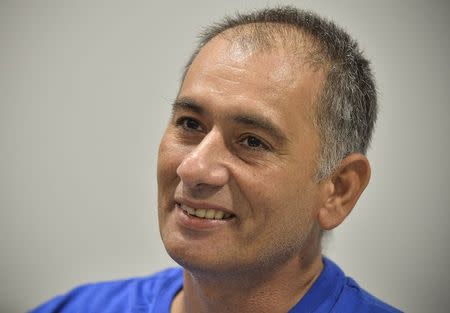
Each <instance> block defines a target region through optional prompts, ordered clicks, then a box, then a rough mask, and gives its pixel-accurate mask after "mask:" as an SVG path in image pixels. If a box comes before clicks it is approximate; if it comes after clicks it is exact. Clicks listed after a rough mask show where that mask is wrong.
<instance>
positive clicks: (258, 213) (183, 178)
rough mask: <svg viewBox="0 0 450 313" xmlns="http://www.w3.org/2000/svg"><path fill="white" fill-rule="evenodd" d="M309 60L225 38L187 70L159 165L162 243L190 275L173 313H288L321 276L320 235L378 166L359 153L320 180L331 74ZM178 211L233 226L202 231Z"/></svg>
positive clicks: (346, 209) (348, 208) (348, 205)
mask: <svg viewBox="0 0 450 313" xmlns="http://www.w3.org/2000/svg"><path fill="white" fill-rule="evenodd" d="M306 64H307V63H306V62H305V63H303V62H299V61H298V60H297V61H295V62H294V61H293V60H292V59H291V57H290V56H289V54H288V53H286V52H285V51H284V50H283V49H282V48H279V49H277V48H275V49H272V50H270V51H264V52H262V51H257V50H256V51H255V50H252V49H248V48H243V47H241V46H240V45H239V44H237V43H235V42H233V41H230V40H226V39H224V38H222V37H216V38H214V39H212V40H211V41H210V42H209V43H208V44H206V45H205V47H204V48H202V50H201V51H200V53H199V55H198V56H197V57H196V59H195V60H194V62H193V63H192V65H191V67H190V69H189V71H188V72H187V75H186V77H185V79H184V81H183V84H182V86H181V89H180V92H179V94H178V97H177V100H176V104H175V105H174V110H173V116H172V118H171V121H170V123H169V125H168V127H167V130H166V132H165V134H164V136H163V138H162V140H161V144H160V149H159V158H158V202H159V224H160V232H161V237H162V239H163V242H164V245H165V247H166V249H167V251H168V253H169V254H170V256H171V257H172V258H173V259H174V260H175V261H176V262H178V263H179V264H180V265H181V266H183V267H184V269H185V280H184V287H183V290H182V292H180V293H179V294H178V295H177V297H176V298H175V300H174V302H173V304H172V312H184V313H189V312H196V313H201V312H218V313H220V312H287V311H288V310H289V309H290V308H291V307H292V306H294V305H295V303H297V302H298V301H299V299H300V298H301V297H302V296H303V295H304V294H305V293H306V292H307V290H308V289H309V288H310V286H311V285H312V283H313V282H314V280H315V279H316V278H317V276H318V275H319V274H320V272H321V270H322V267H323V264H322V260H321V252H320V237H321V236H320V232H321V230H326V229H332V228H334V227H335V226H337V225H338V224H339V223H341V222H342V220H343V219H344V218H345V217H346V216H347V215H348V213H349V212H350V211H351V209H352V208H353V206H354V204H355V203H356V200H357V198H358V197H359V195H360V194H361V192H362V190H363V189H364V187H365V186H366V185H367V182H368V180H369V176H370V167H369V164H368V162H367V159H366V158H365V157H364V156H362V155H359V154H352V155H350V156H349V157H348V158H346V159H345V160H344V161H343V162H342V164H341V166H340V167H339V168H338V169H337V170H336V173H335V174H334V175H333V176H332V177H330V178H329V179H327V180H324V181H322V182H320V183H318V182H317V181H315V179H314V174H315V173H316V170H317V161H316V160H317V159H318V153H319V145H320V142H319V135H318V133H317V130H316V129H315V127H314V125H313V122H312V116H313V114H314V112H315V111H314V110H315V104H314V103H315V99H316V97H317V96H318V94H319V92H320V88H321V86H322V84H323V81H324V78H325V75H324V73H323V72H322V71H320V70H317V69H315V70H313V69H311V68H309V67H308V66H307V65H306ZM346 162H347V163H346ZM179 203H185V204H188V205H190V206H192V207H196V206H198V207H203V206H206V207H208V206H210V207H215V208H223V209H224V210H226V211H227V212H229V213H230V214H232V218H230V219H228V220H226V221H219V222H218V223H217V224H214V225H215V226H214V227H206V228H196V227H191V226H190V225H188V224H184V223H183V221H184V219H185V218H186V216H185V215H183V214H184V213H183V211H182V210H181V209H180V208H179V207H178V204H179Z"/></svg>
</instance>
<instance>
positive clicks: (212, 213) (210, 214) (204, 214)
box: [177, 203, 232, 220]
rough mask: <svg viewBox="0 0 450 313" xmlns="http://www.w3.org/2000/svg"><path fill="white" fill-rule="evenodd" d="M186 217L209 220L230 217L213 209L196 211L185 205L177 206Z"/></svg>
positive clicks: (228, 214)
mask: <svg viewBox="0 0 450 313" xmlns="http://www.w3.org/2000/svg"><path fill="white" fill-rule="evenodd" d="M177 205H178V206H179V207H180V208H181V209H182V210H183V211H184V213H186V214H187V215H190V216H195V217H199V218H204V219H210V220H224V219H229V218H231V217H232V215H231V214H230V213H225V212H223V211H219V210H214V209H196V208H192V207H190V206H187V205H185V204H180V203H178V204H177Z"/></svg>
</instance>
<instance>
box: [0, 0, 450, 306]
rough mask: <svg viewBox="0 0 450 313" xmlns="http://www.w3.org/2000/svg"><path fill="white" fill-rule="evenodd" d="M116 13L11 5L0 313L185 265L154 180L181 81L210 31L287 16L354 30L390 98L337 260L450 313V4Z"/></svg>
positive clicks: (0, 71)
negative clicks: (260, 16) (161, 215)
mask: <svg viewBox="0 0 450 313" xmlns="http://www.w3.org/2000/svg"><path fill="white" fill-rule="evenodd" d="M107 3H108V4H107V5H106V2H97V1H86V2H82V1H56V0H55V1H1V2H0V140H1V145H0V208H1V210H0V214H1V215H0V242H1V246H0V252H1V257H0V270H1V272H0V273H1V277H0V282H1V283H0V311H1V312H11V313H13V312H23V311H25V310H26V309H28V308H30V307H32V306H35V305H37V304H38V303H40V302H42V301H44V300H46V299H48V298H49V297H51V296H53V295H55V294H58V293H62V292H65V291H67V290H69V289H70V288H72V287H74V286H75V285H77V284H80V283H84V282H91V281H99V280H110V279H116V278H124V277H130V276H138V275H146V274H149V273H152V272H154V271H156V270H158V269H162V268H164V267H167V266H168V265H173V263H172V262H171V261H170V259H169V258H168V256H166V254H165V251H164V248H163V246H162V244H161V243H160V239H159V233H158V230H157V221H156V216H157V215H156V180H155V174H156V154H157V147H158V142H159V138H160V136H161V134H162V132H163V129H164V126H165V124H166V122H167V120H168V116H169V108H170V102H171V101H172V100H173V98H174V96H175V93H176V91H177V87H178V83H179V78H180V74H181V71H182V67H183V65H184V63H185V61H186V60H187V58H188V55H189V53H190V52H191V51H192V49H193V44H194V42H195V37H196V34H197V33H198V31H199V30H200V28H201V26H204V25H205V24H208V23H210V22H212V21H215V20H217V19H218V18H220V17H222V16H223V15H224V14H228V13H233V12H234V11H236V10H238V9H249V8H255V7H263V6H265V5H267V4H276V3H290V4H295V5H297V6H299V7H304V8H310V9H314V10H316V11H317V12H319V13H321V14H322V15H325V16H328V17H332V18H333V19H334V20H335V21H337V22H338V23H339V24H340V25H342V26H344V27H345V28H346V29H348V30H349V31H350V33H352V34H353V35H354V36H355V37H356V38H357V39H359V41H360V44H361V46H362V48H363V49H364V50H365V51H366V53H367V55H368V56H369V57H370V58H371V59H372V61H373V65H374V68H375V72H376V78H377V81H378V88H379V91H380V105H381V114H380V120H379V122H378V124H377V129H376V133H375V138H374V142H373V148H372V150H371V151H370V153H369V157H370V159H371V162H372V166H373V176H372V181H371V184H370V185H369V188H368V189H367V190H366V192H365V194H364V195H363V197H362V199H361V200H360V202H359V203H358V205H357V207H356V208H355V209H354V211H353V213H352V214H351V216H350V217H349V218H348V219H347V220H346V221H345V223H344V224H343V225H342V226H341V227H339V228H338V229H337V230H336V231H335V232H333V233H332V234H331V236H330V237H329V238H328V240H327V242H326V254H327V255H329V256H330V257H332V258H333V259H334V260H335V261H336V262H337V263H339V264H340V265H341V266H342V267H343V269H344V270H345V271H346V272H347V274H349V275H351V276H354V277H355V278H356V279H357V281H358V282H360V283H361V284H362V285H363V286H364V287H365V288H366V289H368V290H370V291H371V292H372V293H374V294H375V295H377V296H379V297H380V298H382V299H384V300H386V301H387V302H389V303H391V304H393V305H395V306H398V307H400V308H401V309H403V310H405V311H407V312H448V307H449V306H450V297H449V296H448V290H449V288H450V286H449V284H450V283H449V282H450V271H449V269H448V268H449V260H448V258H449V244H448V243H447V241H448V239H449V222H450V213H449V211H450V207H449V203H450V201H449V200H450V190H449V187H448V181H449V178H450V169H449V157H448V154H449V149H450V147H449V139H448V135H449V133H450V132H449V121H450V118H449V116H450V109H449V99H450V92H449V81H450V69H449V67H450V66H449V60H448V58H449V56H450V40H449V37H450V36H449V31H450V25H449V16H450V14H449V13H450V10H449V8H450V5H449V3H448V2H446V1H445V2H444V1H441V2H439V1H422V2H417V1H402V2H400V1H279V2H275V1H237V0H228V1H221V2H219V1H207V0H205V1H184V2H182V1H179V2H178V3H176V2H174V1H164V2H156V1H153V2H151V1H120V2H117V1H114V2H112V1H110V2H107Z"/></svg>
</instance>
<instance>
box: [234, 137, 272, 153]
mask: <svg viewBox="0 0 450 313" xmlns="http://www.w3.org/2000/svg"><path fill="white" fill-rule="evenodd" d="M239 143H240V144H241V145H243V146H246V147H247V148H249V149H251V150H270V147H269V145H268V144H266V143H265V142H264V141H263V140H261V139H259V138H258V137H255V136H250V135H249V136H245V137H244V138H242V139H241V140H240V141H239Z"/></svg>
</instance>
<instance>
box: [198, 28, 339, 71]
mask: <svg viewBox="0 0 450 313" xmlns="http://www.w3.org/2000/svg"><path fill="white" fill-rule="evenodd" d="M215 38H223V39H226V40H228V41H230V42H234V43H237V44H239V45H240V46H242V47H244V48H248V49H251V50H254V51H263V52H265V51H273V50H276V49H283V50H285V51H286V52H288V53H290V54H291V55H292V58H293V60H295V59H297V60H300V59H301V60H302V62H303V63H307V64H309V65H314V67H315V68H317V67H318V66H319V67H322V68H323V69H328V68H329V65H330V61H331V60H329V59H328V57H327V56H326V53H325V51H324V47H323V46H322V43H321V42H320V41H319V40H318V39H317V38H315V37H314V35H312V34H309V33H308V32H307V30H306V29H304V28H302V27H299V26H297V25H293V24H289V23H281V22H251V23H246V24H240V25H236V26H233V27H230V28H227V29H225V30H224V31H222V32H220V33H218V34H216V35H215V36H214V37H212V38H209V40H207V41H206V42H205V45H206V44H207V43H208V42H209V41H211V40H213V39H215Z"/></svg>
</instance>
